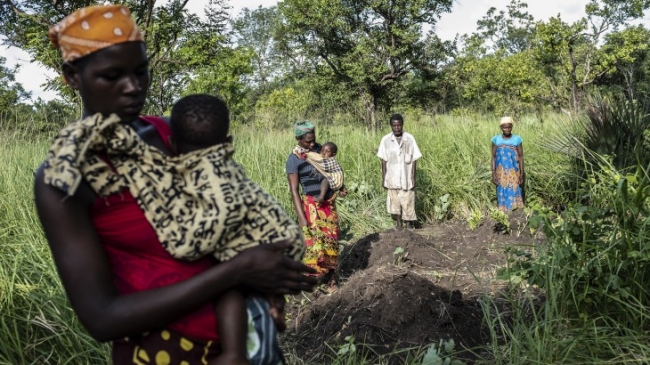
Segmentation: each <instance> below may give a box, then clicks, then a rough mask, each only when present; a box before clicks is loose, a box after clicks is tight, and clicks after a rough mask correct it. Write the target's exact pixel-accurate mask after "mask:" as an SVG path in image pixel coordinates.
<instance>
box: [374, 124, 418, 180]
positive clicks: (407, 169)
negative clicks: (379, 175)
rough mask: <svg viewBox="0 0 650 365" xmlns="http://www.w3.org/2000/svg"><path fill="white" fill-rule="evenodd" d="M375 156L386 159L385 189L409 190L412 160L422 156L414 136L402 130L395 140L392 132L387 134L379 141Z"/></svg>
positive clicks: (412, 166)
mask: <svg viewBox="0 0 650 365" xmlns="http://www.w3.org/2000/svg"><path fill="white" fill-rule="evenodd" d="M377 157H379V158H380V159H382V160H384V161H386V177H385V178H384V187H385V188H387V189H399V190H411V189H413V187H414V186H415V184H414V183H415V182H414V181H413V179H412V177H413V168H414V165H413V162H414V161H416V160H418V159H419V158H420V157H422V154H421V153H420V149H419V148H418V144H417V143H416V142H415V138H413V136H412V135H411V134H409V133H406V132H402V139H401V141H400V142H397V138H396V137H395V136H394V135H393V133H390V134H387V135H385V136H384V138H382V139H381V142H380V143H379V150H378V151H377Z"/></svg>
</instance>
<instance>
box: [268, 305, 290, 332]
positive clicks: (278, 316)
mask: <svg viewBox="0 0 650 365" xmlns="http://www.w3.org/2000/svg"><path fill="white" fill-rule="evenodd" d="M269 315H270V316H271V318H273V322H274V323H275V327H276V328H277V329H278V332H284V331H285V330H286V329H287V319H286V318H285V316H284V311H283V310H281V309H279V308H277V307H274V306H271V308H269Z"/></svg>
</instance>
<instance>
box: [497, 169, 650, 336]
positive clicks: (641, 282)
mask: <svg viewBox="0 0 650 365" xmlns="http://www.w3.org/2000/svg"><path fill="white" fill-rule="evenodd" d="M595 170H596V171H594V172H592V173H591V174H590V177H589V178H588V180H587V182H585V183H584V185H583V188H584V189H585V190H586V195H585V198H586V201H588V203H589V204H588V205H585V204H575V205H573V206H571V207H569V209H567V210H566V212H564V214H563V215H562V216H558V215H556V214H554V213H552V212H549V211H544V210H542V211H538V215H537V217H536V219H537V222H538V223H541V225H542V229H543V230H544V233H545V234H546V236H547V237H548V241H549V243H548V247H546V249H545V250H543V251H542V252H541V253H539V254H538V255H535V254H534V253H531V252H526V251H519V252H515V255H514V256H513V258H512V260H511V261H510V267H509V268H508V269H505V270H501V274H502V275H505V276H510V277H515V278H521V279H524V280H527V281H528V283H529V284H532V285H535V286H538V287H540V288H542V289H545V290H551V289H553V290H556V291H557V292H558V293H559V295H560V300H559V305H560V313H562V314H563V315H564V316H565V318H581V319H583V320H587V319H588V320H595V321H596V322H601V321H602V322H612V323H617V324H619V325H622V326H627V327H628V328H637V329H644V328H645V329H647V325H648V324H649V322H648V319H649V317H648V314H647V313H648V309H649V308H650V292H648V290H647V283H648V281H649V280H650V246H648V245H647V242H648V241H649V240H650V232H649V231H648V228H649V227H648V221H647V220H646V218H647V217H648V215H649V213H650V205H649V202H650V200H649V198H650V177H649V176H648V174H647V172H646V171H645V170H644V169H642V168H641V167H640V166H639V167H638V168H637V169H636V170H635V171H632V172H631V173H628V174H623V173H621V172H619V171H618V170H616V169H615V168H614V167H613V164H612V163H611V162H610V163H607V160H602V161H601V163H600V164H599V166H598V167H597V169H595ZM531 223H532V221H531Z"/></svg>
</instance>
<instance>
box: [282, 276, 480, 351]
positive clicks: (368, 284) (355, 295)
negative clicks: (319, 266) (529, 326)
mask: <svg viewBox="0 0 650 365" xmlns="http://www.w3.org/2000/svg"><path fill="white" fill-rule="evenodd" d="M481 318H482V315H481V308H480V306H479V304H478V302H477V301H476V300H475V299H469V300H464V299H463V296H462V293H461V292H460V291H458V290H456V291H449V290H447V289H444V288H442V287H440V286H438V285H435V284H433V283H432V282H431V281H430V280H428V279H427V278H424V277H422V276H420V275H418V274H416V273H413V272H411V271H408V270H405V269H402V268H399V267H395V266H392V265H388V266H375V267H373V268H370V269H368V270H363V271H359V272H357V273H355V274H354V275H353V276H352V277H350V279H349V280H348V281H347V282H346V284H345V285H344V286H343V287H341V289H340V290H339V292H338V293H335V294H334V295H329V296H324V297H322V298H319V299H318V300H316V301H314V302H313V303H312V305H309V306H307V307H306V309H305V310H304V311H303V312H302V313H300V314H299V315H298V317H297V318H296V320H295V321H294V322H293V324H294V326H295V328H292V329H291V330H290V335H289V336H290V337H291V338H290V341H291V342H292V343H293V344H295V346H296V347H295V350H297V351H298V352H299V353H301V354H303V355H304V356H305V358H312V357H314V355H316V354H319V353H321V352H323V350H325V351H326V349H323V348H318V346H314V344H322V341H323V338H326V339H328V340H329V343H330V344H331V345H336V344H341V343H343V342H344V340H345V338H346V337H347V336H350V335H353V336H354V338H355V341H356V342H357V343H363V344H368V345H370V346H371V347H373V349H374V350H375V351H376V352H377V353H386V352H388V351H391V350H393V349H394V348H396V347H397V348H400V347H417V346H421V345H423V344H428V343H432V342H437V341H439V340H440V339H445V340H448V339H454V341H455V343H456V344H460V345H461V346H463V347H466V348H471V347H474V346H476V345H478V344H481V343H483V342H484V339H485V337H484V336H485V335H484V334H482V333H481Z"/></svg>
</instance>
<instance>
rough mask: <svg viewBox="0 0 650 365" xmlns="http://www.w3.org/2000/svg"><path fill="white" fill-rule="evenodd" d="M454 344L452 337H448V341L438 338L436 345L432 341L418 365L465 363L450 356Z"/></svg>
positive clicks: (462, 364) (461, 364) (460, 364)
mask: <svg viewBox="0 0 650 365" xmlns="http://www.w3.org/2000/svg"><path fill="white" fill-rule="evenodd" d="M455 346H456V344H455V343H454V340H453V339H449V340H448V341H445V340H440V343H439V344H438V345H437V346H436V344H435V343H432V344H431V345H429V347H428V348H427V352H426V353H425V354H424V356H422V363H420V365H465V363H464V362H462V361H460V360H455V359H453V358H452V354H453V353H454V347H455Z"/></svg>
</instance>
